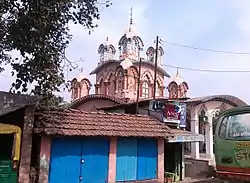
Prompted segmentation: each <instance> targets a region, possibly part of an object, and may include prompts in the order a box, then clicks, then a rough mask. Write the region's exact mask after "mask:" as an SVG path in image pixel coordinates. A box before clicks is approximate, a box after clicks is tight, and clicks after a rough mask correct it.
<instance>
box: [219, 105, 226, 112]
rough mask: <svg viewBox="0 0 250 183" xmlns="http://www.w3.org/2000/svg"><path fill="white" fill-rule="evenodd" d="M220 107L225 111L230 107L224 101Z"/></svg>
mask: <svg viewBox="0 0 250 183" xmlns="http://www.w3.org/2000/svg"><path fill="white" fill-rule="evenodd" d="M219 109H220V112H223V111H225V110H227V109H228V107H227V106H226V104H225V103H222V104H221V105H220V106H219Z"/></svg>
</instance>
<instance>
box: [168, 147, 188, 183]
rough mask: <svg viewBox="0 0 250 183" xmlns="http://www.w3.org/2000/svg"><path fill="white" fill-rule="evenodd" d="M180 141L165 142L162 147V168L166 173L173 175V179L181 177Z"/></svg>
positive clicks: (176, 179) (177, 179) (178, 179)
mask: <svg viewBox="0 0 250 183" xmlns="http://www.w3.org/2000/svg"><path fill="white" fill-rule="evenodd" d="M182 161H184V160H183V157H182V143H165V147H164V170H165V172H166V173H167V174H169V175H171V174H173V175H174V180H175V181H180V180H181V179H182V178H183V177H182V175H183V174H182V171H184V170H183V168H182Z"/></svg>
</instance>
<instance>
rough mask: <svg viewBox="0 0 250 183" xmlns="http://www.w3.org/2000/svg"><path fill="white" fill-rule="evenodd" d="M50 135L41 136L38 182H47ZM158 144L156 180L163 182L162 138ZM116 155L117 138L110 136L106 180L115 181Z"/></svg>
mask: <svg viewBox="0 0 250 183" xmlns="http://www.w3.org/2000/svg"><path fill="white" fill-rule="evenodd" d="M51 139H52V138H51V137H45V136H43V137H42V138H41V147H40V171H39V183H48V177H49V166H50V153H51V152H50V150H51ZM157 142H158V143H157V144H158V156H157V159H158V160H157V181H158V182H159V183H163V182H164V139H163V138H160V139H158V140H157ZM116 155H117V138H116V137H112V138H110V150H109V170H108V182H109V183H115V182H116Z"/></svg>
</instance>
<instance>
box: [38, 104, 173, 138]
mask: <svg viewBox="0 0 250 183" xmlns="http://www.w3.org/2000/svg"><path fill="white" fill-rule="evenodd" d="M35 119H36V120H35V127H34V132H35V133H38V134H45V135H68V136H122V137H129V136H131V137H167V136H170V135H172V133H171V129H170V128H169V127H167V126H166V125H164V124H162V123H161V122H159V121H157V120H156V119H154V118H152V117H150V116H146V115H131V114H121V113H104V112H86V111H80V110H75V109H68V110H62V109H52V110H51V109H50V110H48V109H40V110H39V111H37V112H36V118H35Z"/></svg>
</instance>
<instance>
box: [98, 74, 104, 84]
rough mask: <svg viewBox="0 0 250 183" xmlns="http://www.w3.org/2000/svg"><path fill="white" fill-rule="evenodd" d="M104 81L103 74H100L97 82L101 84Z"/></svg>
mask: <svg viewBox="0 0 250 183" xmlns="http://www.w3.org/2000/svg"><path fill="white" fill-rule="evenodd" d="M103 81H104V79H103V76H100V77H99V79H98V80H97V84H101V83H102V82H103Z"/></svg>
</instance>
